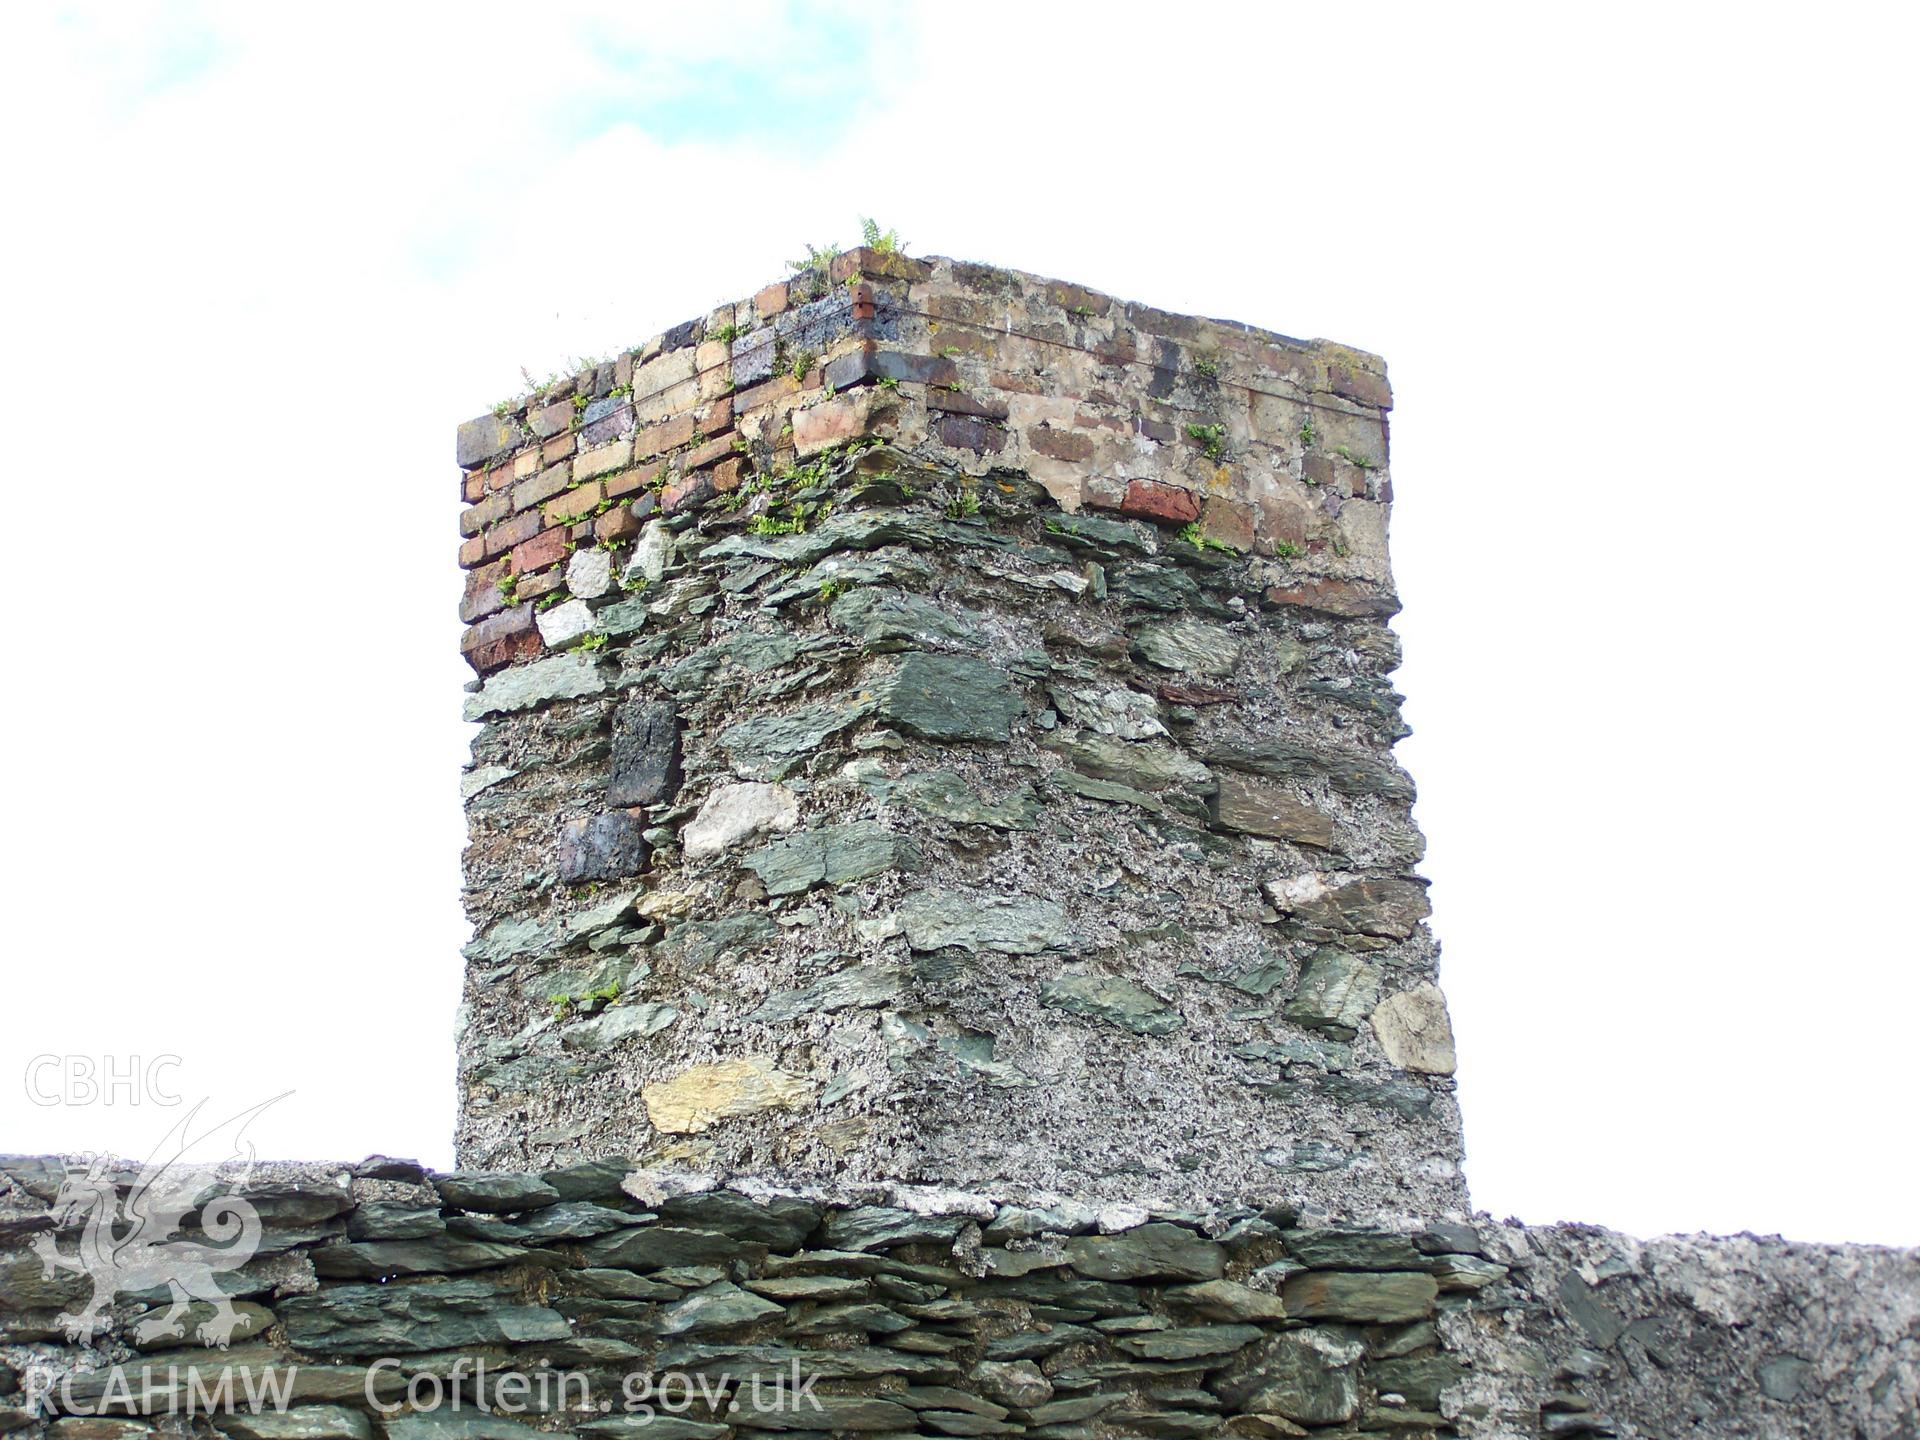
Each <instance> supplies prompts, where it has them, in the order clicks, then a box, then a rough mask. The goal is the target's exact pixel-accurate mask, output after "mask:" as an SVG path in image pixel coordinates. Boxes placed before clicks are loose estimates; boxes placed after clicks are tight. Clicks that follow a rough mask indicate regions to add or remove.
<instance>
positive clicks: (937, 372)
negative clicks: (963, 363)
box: [871, 350, 960, 385]
mask: <svg viewBox="0 0 1920 1440" xmlns="http://www.w3.org/2000/svg"><path fill="white" fill-rule="evenodd" d="M871 371H872V373H873V374H874V375H876V376H878V377H879V378H881V379H883V380H911V381H915V382H917V383H919V384H921V385H954V384H958V383H959V380H960V370H959V367H958V366H956V365H955V364H954V363H953V361H952V360H950V359H949V358H948V357H947V356H945V355H912V354H909V353H907V352H906V351H903V350H875V351H874V352H873V359H872V364H871Z"/></svg>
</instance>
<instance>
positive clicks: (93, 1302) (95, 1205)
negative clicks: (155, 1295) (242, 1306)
mask: <svg viewBox="0 0 1920 1440" xmlns="http://www.w3.org/2000/svg"><path fill="white" fill-rule="evenodd" d="M289 1093H290V1092H289ZM285 1098H286V1096H285V1095H276V1096H275V1097H274V1098H273V1099H272V1100H267V1101H263V1102H262V1103H261V1104H259V1105H256V1106H254V1107H253V1108H252V1109H251V1110H247V1111H243V1112H242V1113H240V1114H238V1115H236V1116H234V1117H233V1118H232V1119H231V1120H228V1121H225V1122H224V1123H222V1124H218V1125H213V1126H210V1127H208V1128H207V1129H205V1130H203V1131H201V1132H200V1133H198V1134H195V1133H193V1126H194V1121H195V1119H196V1117H197V1116H198V1115H199V1113H200V1111H201V1110H202V1109H203V1108H204V1106H205V1104H206V1102H205V1101H204V1100H203V1101H201V1102H200V1104H198V1105H195V1106H194V1107H193V1108H192V1109H191V1110H189V1111H188V1112H187V1113H186V1114H185V1115H183V1116H182V1117H181V1118H180V1121H179V1123H178V1124H176V1125H175V1126H174V1127H173V1128H172V1129H171V1130H169V1131H168V1132H167V1136H166V1138H165V1139H164V1140H162V1141H161V1142H160V1144H159V1146H158V1147H156V1148H155V1150H154V1152H153V1154H152V1155H151V1156H149V1157H148V1159H147V1160H146V1161H145V1163H144V1164H142V1165H141V1166H140V1168H139V1170H138V1172H137V1173H136V1174H134V1175H133V1177H132V1179H131V1181H129V1180H128V1179H127V1170H126V1168H125V1167H123V1166H117V1165H116V1164H115V1163H114V1162H113V1161H112V1160H110V1159H109V1158H108V1157H105V1156H93V1155H90V1156H87V1157H85V1158H84V1160H83V1162H82V1163H81V1164H79V1165H70V1166H68V1168H67V1175H66V1179H65V1180H63V1181H62V1182H61V1185H60V1189H59V1191H58V1193H56V1195H55V1196H54V1202H53V1203H54V1226H55V1230H54V1232H53V1233H52V1234H42V1235H41V1236H40V1237H39V1238H38V1239H37V1240H36V1241H35V1243H34V1247H33V1248H34V1253H35V1254H36V1255H37V1256H39V1258H40V1263H41V1265H42V1266H43V1267H44V1270H45V1274H46V1276H47V1278H48V1279H52V1278H53V1277H54V1276H55V1275H57V1274H58V1273H59V1272H61V1271H71V1272H75V1273H78V1274H81V1275H84V1276H86V1277H87V1278H88V1279H90V1280H91V1281H92V1282H93V1295H92V1298H90V1299H89V1300H88V1301H87V1303H86V1304H85V1305H83V1306H81V1307H80V1308H79V1309H78V1310H75V1311H72V1312H70V1313H68V1314H64V1315H62V1316H60V1326H61V1329H62V1330H63V1331H65V1333H66V1335H67V1338H68V1339H70V1340H86V1339H89V1338H90V1337H92V1336H94V1335H97V1334H100V1333H102V1332H104V1331H106V1330H108V1329H110V1328H111V1326H112V1320H111V1318H110V1317H109V1315H108V1310H109V1309H110V1307H111V1306H112V1305H113V1303H114V1300H115V1298H116V1297H117V1296H125V1297H129V1298H132V1297H143V1296H144V1295H146V1294H147V1293H148V1292H158V1291H164V1292H166V1297H167V1303H166V1308H165V1309H163V1310H160V1311H158V1312H157V1313H155V1314H152V1315H148V1316H146V1317H145V1318H143V1319H142V1320H141V1321H140V1322H139V1324H138V1325H136V1326H135V1327H134V1334H135V1336H136V1337H137V1338H138V1339H139V1340H141V1341H142V1342H152V1341H157V1340H171V1339H180V1338H184V1337H185V1335H186V1332H187V1310H188V1307H189V1306H190V1305H192V1304H193V1303H194V1302H196V1301H198V1302H201V1303H203V1304H205V1305H210V1306H212V1307H213V1313H212V1315H211V1316H210V1317H208V1318H207V1319H205V1320H203V1321H202V1322H201V1323H200V1324H199V1325H198V1326H197V1327H196V1328H195V1330H194V1334H195V1336H196V1337H197V1338H198V1339H199V1340H201V1341H202V1342H203V1343H205V1344H210V1345H218V1346H219V1347H220V1348H221V1349H223V1350H224V1349H225V1348H226V1347H227V1346H228V1344H229V1343H230V1342H231V1341H232V1339H233V1332H234V1330H235V1329H236V1328H237V1327H238V1326H239V1324H240V1316H239V1315H238V1314H237V1313H236V1312H235V1310H234V1308H233V1300H232V1298H231V1296H229V1295H228V1294H227V1292H226V1291H224V1290H222V1289H221V1288H220V1283H219V1280H218V1279H217V1278H216V1277H218V1276H220V1275H223V1274H226V1273H228V1272H230V1271H234V1270H238V1269H239V1268H240V1267H241V1266H242V1265H245V1264H246V1263H247V1262H248V1261H249V1260H251V1259H252V1258H253V1256H254V1253H255V1251H257V1250H258V1249H259V1246H260V1214H259V1212H258V1211H257V1210H256V1209H255V1208H254V1206H253V1204H252V1202H250V1201H249V1200H248V1199H247V1198H246V1186H247V1181H248V1178H249V1177H250V1176H251V1174H252V1170H253V1164H254V1158H255V1157H254V1150H253V1145H252V1142H250V1141H248V1140H246V1139H245V1132H246V1128H247V1126H248V1125H249V1124H251V1123H252V1122H253V1120H254V1119H255V1118H256V1117H258V1116H259V1114H260V1112H261V1111H263V1110H265V1109H266V1108H267V1106H269V1105H272V1104H274V1103H275V1102H276V1101H278V1100H284V1099H285ZM207 1156H214V1157H215V1158H211V1159H209V1158H205V1157H207ZM223 1171H224V1173H223ZM123 1192H124V1193H123ZM190 1221H191V1222H193V1223H192V1224H191V1225H190V1224H189V1222H190ZM75 1228H78V1230H79V1232H80V1234H79V1244H78V1246H77V1248H76V1249H75V1251H74V1253H73V1254H71V1255H66V1254H62V1253H61V1252H60V1250H59V1249H58V1248H57V1245H56V1241H55V1236H56V1235H67V1234H71V1233H72V1232H73V1230H74V1229H75ZM183 1229H184V1230H187V1232H188V1233H186V1234H182V1233H181V1231H182V1230H183Z"/></svg>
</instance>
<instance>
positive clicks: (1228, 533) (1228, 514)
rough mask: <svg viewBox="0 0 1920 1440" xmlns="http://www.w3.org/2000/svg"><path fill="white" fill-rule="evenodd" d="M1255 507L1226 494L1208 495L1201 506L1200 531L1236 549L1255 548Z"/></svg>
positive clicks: (1217, 542)
mask: <svg viewBox="0 0 1920 1440" xmlns="http://www.w3.org/2000/svg"><path fill="white" fill-rule="evenodd" d="M1253 528H1254V509H1253V506H1251V505H1247V504H1243V503H1241V502H1240V501H1238V500H1229V499H1227V497H1226V496H1224V495H1213V496H1210V497H1208V499H1207V501H1206V503H1205V504H1203V505H1201V507H1200V533H1201V534H1202V535H1205V536H1206V537H1207V539H1209V540H1212V541H1214V542H1215V543H1216V544H1220V545H1231V546H1232V547H1233V548H1234V549H1235V550H1240V551H1247V550H1251V549H1253Z"/></svg>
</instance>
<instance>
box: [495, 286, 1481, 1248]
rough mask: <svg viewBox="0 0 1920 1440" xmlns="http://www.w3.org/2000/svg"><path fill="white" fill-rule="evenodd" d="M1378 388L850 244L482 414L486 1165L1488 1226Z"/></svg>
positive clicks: (1363, 377) (1062, 290) (1302, 360)
mask: <svg viewBox="0 0 1920 1440" xmlns="http://www.w3.org/2000/svg"><path fill="white" fill-rule="evenodd" d="M1388 403H1389V395H1388V390H1387V384H1386V381H1385V378H1384V376H1383V374H1382V373H1381V367H1380V365H1379V362H1378V361H1377V360H1376V359H1374V358H1373V357H1371V356H1367V355H1363V354H1361V353H1359V352H1356V351H1353V350H1349V349H1346V348H1344V347H1340V346H1334V345H1330V344H1327V343H1325V342H1318V341H1316V342H1313V343H1311V344H1307V343H1302V342H1298V341H1291V340H1288V339H1286V338H1285V337H1282V336H1277V335H1272V334H1267V333H1264V332H1258V331H1251V330H1248V329H1246V328H1245V327H1242V326H1237V325H1230V324H1225V323H1222V322H1215V321H1206V320H1198V319H1191V318H1187V317H1179V316H1172V315H1167V314H1164V313H1162V312H1159V311H1155V310H1151V309H1148V308H1146V307H1143V306H1138V305H1129V304H1125V303H1122V302H1120V301H1117V300H1114V299H1112V298H1110V297H1108V296H1105V295H1100V294H1097V293H1095V292H1092V291H1088V290H1085V289H1082V288H1080V287H1077V286H1073V285H1067V284H1063V283H1061V282H1056V281H1049V280H1043V279H1040V278H1037V277H1034V276H1028V275H1021V274H1018V273H1015V272H1011V271H1004V270H993V269H988V268H986V267H982V266H974V265H965V264H960V263H957V262H952V261H946V260H936V261H920V260H909V259H906V258H904V257H901V256H898V255H892V254H878V253H875V252H872V251H858V252H854V253H853V254H851V255H848V256H843V257H841V258H840V259H839V260H837V261H836V262H834V266H833V269H832V271H831V272H830V273H827V274H820V275H812V276H803V277H800V278H798V279H796V280H794V281H792V282H790V283H788V284H784V285H777V286H774V287H772V288H771V289H770V290H765V291H762V292H760V293H759V294H758V295H756V296H755V297H754V298H753V299H752V300H749V301H742V302H740V303H738V304H735V305H730V306H723V307H721V308H720V309H719V310H717V311H715V312H713V313H712V314H711V315H709V316H707V317H705V318H704V319H702V320H699V321H695V322H691V323H689V324H687V325H684V326H681V327H679V328H678V329H676V330H675V331H673V332H671V333H669V334H668V335H666V336H663V337H660V338H659V339H657V340H654V341H651V342H649V343H648V344H646V345H644V346H641V347H640V348H639V349H638V350H636V351H635V352H633V353H632V354H629V355H624V356H621V357H619V358H617V359H615V360H613V361H610V362H608V363H606V364H603V365H600V366H598V367H596V368H595V369H592V370H589V371H585V372H583V373H581V374H580V375H578V376H575V377H571V378H570V379H568V380H564V381H562V382H560V383H559V384H557V385H556V386H554V387H553V388H552V389H550V390H548V391H547V392H545V393H544V394H542V395H540V396H538V397H535V398H534V399H533V400H531V401H529V402H528V403H526V404H525V405H524V406H523V407H521V408H518V409H512V410H503V411H502V413H500V414H499V415H489V416H484V417H481V418H480V419H478V420H475V421H473V422H471V423H470V424H468V425H467V426H464V427H462V430H461V435H460V459H461V461H462V463H463V464H464V465H465V466H467V467H468V468H467V471H466V476H465V479H464V481H463V485H464V487H465V492H464V493H465V495H466V497H467V498H468V499H469V500H470V501H472V505H471V508H469V509H468V510H467V511H466V512H465V517H464V520H463V527H464V528H465V529H466V530H468V531H470V532H471V534H470V535H469V537H468V539H467V541H466V545H465V548H464V551H463V558H464V559H465V561H466V562H467V563H468V564H469V565H470V567H471V568H470V570H469V582H468V589H467V597H466V608H465V611H464V613H465V615H466V617H467V618H468V619H469V620H470V621H472V624H471V627H470V629H469V630H468V632H467V643H466V650H467V654H468V656H469V658H470V659H472V660H473V662H474V664H475V667H476V669H477V670H478V671H479V672H480V674H481V679H480V680H478V681H476V687H475V693H474V694H473V695H472V696H471V697H470V699H469V702H468V709H467V713H468V716H469V718H472V719H475V720H479V721H481V722H482V724H483V728H482V730H481V731H480V734H479V736H478V738H477V740H476V741H475V743H474V749H473V766H472V769H471V770H470V772H469V774H468V777H467V787H468V791H469V798H468V801H467V804H468V815H469V829H470V837H471V839H470V845H469V848H468V851H467V896H468V904H469V910H470V913H471V916H472V918H473V921H474V925H475V931H476V938H475V940H474V942H473V944H472V946H471V947H470V948H469V951H468V958H469V968H468V984H467V993H466V1024H465V1029H464V1032H463V1041H462V1058H461V1086H462V1100H463V1103H462V1114H461V1123H460V1153H461V1156H462V1158H463V1160H465V1161H467V1162H469V1163H472V1164H476V1165H485V1166H490V1167H492V1166H500V1167H505V1166H516V1167H518V1166H539V1165H546V1164H555V1163H563V1162H565V1161H568V1160H573V1159H577V1158H581V1157H590V1156H593V1155H597V1154H608V1153H619V1154H633V1155H638V1156H642V1157H645V1158H648V1159H650V1160H652V1161H655V1162H658V1163H686V1164H695V1165H700V1166H718V1167H722V1168H727V1169H733V1170H744V1171H749V1172H753V1173H758V1174H762V1175H768V1176H782V1177H788V1178H801V1179H814V1180H842V1181H851V1182H861V1183H864V1182H877V1181H883V1180H905V1181H913V1182H921V1183H935V1184H957V1185H964V1186H968V1187H972V1188H977V1189H989V1190H991V1191H993V1192H994V1193H996V1194H1001V1195H1004V1196H1007V1197H1010V1198H1011V1197H1033V1196H1044V1195H1050V1194H1061V1195H1068V1196H1072V1197H1076V1198H1079V1199H1091V1200H1097V1201H1132V1202H1153V1203H1161V1204H1169V1205H1193V1204H1204V1203H1212V1202H1214V1201H1218V1200H1222V1199H1226V1198H1234V1199H1243V1200H1244V1199H1247V1198H1250V1197H1257V1198H1261V1199H1263V1200H1272V1201H1276V1202H1285V1203H1313V1204H1320V1205H1324V1206H1326V1207H1328V1208H1329V1209H1331V1210H1333V1211H1335V1212H1337V1213H1340V1214H1343V1215H1347V1216H1350V1217H1355V1218H1368V1217H1371V1218H1381V1217H1399V1218H1401V1219H1407V1218H1410V1217H1414V1216H1426V1217H1438V1216H1441V1215H1443V1214H1463V1213H1464V1206H1465V1195H1464V1191H1463V1188H1462V1184H1461V1179H1460V1169H1459V1160H1460V1140H1459V1120H1458V1114H1457V1110H1456V1107H1455V1104H1454V1096H1453V1085H1452V1081H1451V1078H1450V1076H1451V1072H1452V1069H1453V1053H1452V1041H1451V1036H1450V1032H1449V1030H1448V1025H1447V1018H1446V1010H1445V1005H1444V1002H1443V1001H1442V999H1441V996H1440V992H1439V990H1438V988H1437V986H1436V975H1435V947H1434V944H1433V941H1432V938H1431V936H1430V934H1429V933H1428V930H1427V927H1426V924H1425V917H1426V915H1427V911H1428V906H1427V901H1426V893H1425V886H1424V884H1423V883H1422V882H1421V881H1420V879H1419V878H1418V876H1417V875H1416V874H1415V872H1414V866H1415V863H1416V862H1417V860H1418V859H1419V856H1420V854H1421V839H1420V836H1419V834H1418V832H1417V831H1416V830H1415V828H1414V826H1413V824H1412V821H1411V818H1410V815H1409V806H1410V804H1411V801H1412V798H1413V787H1412V785H1411V783H1410V782H1409V780H1408V778H1407V776H1406V775H1405V773H1404V772H1403V771H1401V769H1400V768H1399V767H1398V766H1397V765H1396V764H1395V763H1394V760H1393V756H1392V747H1393V743H1394V741H1395V740H1396V739H1397V738H1398V737H1399V736H1400V735H1401V734H1402V733H1404V731H1403V727H1402V725H1401V723H1400V718H1399V708H1398V703H1399V702H1398V696H1396V695H1395V693H1394V691H1393V689H1392V684H1391V680H1390V678H1389V677H1390V673H1391V672H1392V670H1393V669H1394V668H1395V666H1396V665H1397V663H1398V658H1399V651H1398V645H1397V642H1396V640H1395V638H1394V636H1393V634H1392V632H1391V631H1390V630H1389V629H1388V628H1387V627H1386V625H1385V623H1384V621H1385V617H1386V616H1388V615H1390V614H1391V613H1392V612H1393V610H1394V609H1395V608H1396V606H1395V601H1394V598H1393V592H1392V587H1391V580H1390V577H1389V574H1388V570H1387V565H1386V513H1387V503H1388V499H1389V494H1390V486H1389V481H1388V478H1387V468H1386V463H1387V436H1386V415H1387V411H1386V407H1387V405H1388ZM542 527H544V528H542Z"/></svg>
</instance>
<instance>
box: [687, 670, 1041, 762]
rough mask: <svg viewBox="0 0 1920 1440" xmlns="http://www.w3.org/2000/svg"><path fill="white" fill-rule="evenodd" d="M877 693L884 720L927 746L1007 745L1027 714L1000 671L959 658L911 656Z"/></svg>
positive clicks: (880, 683)
mask: <svg viewBox="0 0 1920 1440" xmlns="http://www.w3.org/2000/svg"><path fill="white" fill-rule="evenodd" d="M874 693H875V696H876V698H877V712H878V714H879V715H880V716H881V718H883V719H885V720H888V721H891V722H892V723H893V724H895V725H898V726H899V727H900V728H901V729H903V730H906V731H908V732H910V733H911V734H914V735H918V736H920V737H921V738H922V739H924V740H939V741H953V740H1005V739H1006V738H1007V736H1008V727H1009V726H1010V725H1011V724H1012V723H1013V720H1014V717H1016V716H1018V715H1020V714H1023V713H1024V712H1025V709H1026V706H1025V704H1024V703H1023V702H1022V701H1021V699H1020V697H1019V696H1017V695H1015V694H1014V693H1013V690H1012V689H1011V687H1010V686H1009V684H1008V679H1007V676H1006V675H1005V674H1004V673H1003V672H1002V671H1000V670H996V669H995V668H994V667H993V666H991V665H989V664H987V663H985V662H984V661H980V660H975V659H972V658H970V657H967V656H960V655H918V654H916V655H908V656H906V657H905V658H904V659H902V660H901V661H900V663H899V665H898V666H897V667H896V668H895V669H894V670H893V671H892V672H891V673H890V674H889V675H887V676H886V677H884V678H883V679H881V680H880V681H879V682H878V684H877V685H876V686H875V688H874ZM723 739H724V737H723Z"/></svg>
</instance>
